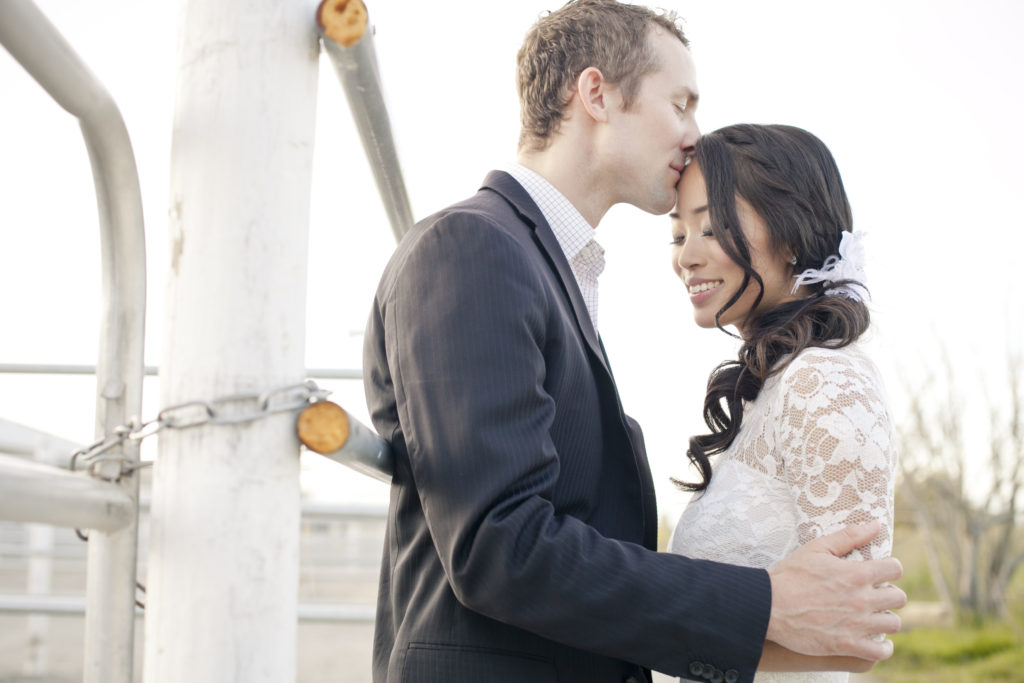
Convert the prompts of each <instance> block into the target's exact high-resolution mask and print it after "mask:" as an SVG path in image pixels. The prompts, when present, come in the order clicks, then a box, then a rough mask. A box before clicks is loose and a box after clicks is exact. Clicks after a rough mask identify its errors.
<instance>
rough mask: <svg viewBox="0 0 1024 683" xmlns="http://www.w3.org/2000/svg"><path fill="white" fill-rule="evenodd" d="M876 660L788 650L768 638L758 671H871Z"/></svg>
mask: <svg viewBox="0 0 1024 683" xmlns="http://www.w3.org/2000/svg"><path fill="white" fill-rule="evenodd" d="M874 665H875V663H874V662H872V661H870V660H867V659H860V658H859V657H812V656H810V655H802V654H800V653H799V652H793V651H792V650H788V649H786V648H784V647H782V646H781V645H779V644H778V643H775V642H772V641H770V640H766V641H765V643H764V650H762V651H761V661H760V663H759V664H758V665H757V670H758V671H850V672H852V673H864V672H865V671H870V670H871V667H873V666H874Z"/></svg>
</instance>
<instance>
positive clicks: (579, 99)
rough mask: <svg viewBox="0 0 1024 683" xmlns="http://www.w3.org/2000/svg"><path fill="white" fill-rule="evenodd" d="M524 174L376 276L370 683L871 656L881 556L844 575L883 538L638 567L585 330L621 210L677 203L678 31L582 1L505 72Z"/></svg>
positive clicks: (463, 208) (636, 508)
mask: <svg viewBox="0 0 1024 683" xmlns="http://www.w3.org/2000/svg"><path fill="white" fill-rule="evenodd" d="M517 81H518V86H519V92H520V99H521V103H522V121H523V130H522V135H521V138H520V149H519V158H518V161H519V163H518V164H516V165H514V166H512V167H511V168H509V169H508V172H492V173H491V174H490V175H488V177H487V178H486V179H485V181H484V186H483V187H482V188H481V189H480V191H479V192H478V193H477V194H476V195H475V196H474V197H472V198H470V199H468V200H466V201H464V202H462V203H460V204H457V205H455V206H452V207H449V208H447V209H444V210H442V211H441V212H439V213H437V214H435V215H433V216H431V217H429V218H427V219H425V220H423V221H421V222H420V223H419V224H417V226H416V227H415V228H414V229H413V230H412V231H411V232H410V233H409V234H408V235H406V237H405V238H404V239H403V240H402V242H401V244H400V245H399V246H398V249H397V250H396V252H395V254H394V256H393V258H392V260H391V262H390V263H389V265H388V267H387V268H386V270H385V273H384V275H383V277H382V279H381V283H380V286H379V288H378V291H377V295H376V298H375V301H374V306H373V310H372V312H371V315H370V321H369V323H368V327H367V335H366V343H365V348H364V359H363V369H364V373H365V378H366V379H365V383H366V393H367V401H368V404H369V407H370V411H371V415H372V419H373V423H374V425H375V427H376V429H377V430H378V433H379V434H381V435H382V436H383V437H385V438H386V439H388V440H389V441H390V442H391V443H392V446H393V449H394V454H395V474H394V480H393V483H392V487H391V503H390V510H389V518H388V528H387V538H386V541H385V548H384V557H383V566H382V569H381V580H380V593H379V598H378V609H377V623H376V635H375V640H374V663H373V676H374V680H375V681H377V682H378V683H383V682H384V681H388V682H390V683H394V682H398V681H423V682H427V681H430V682H433V681H437V682H442V681H443V682H445V683H453V682H460V681H473V682H474V683H476V682H479V681H530V682H537V681H559V682H564V681H572V682H579V683H601V682H604V681H608V682H611V681H616V682H621V681H632V682H639V681H646V680H649V679H648V672H647V671H646V670H647V669H649V668H654V669H657V670H660V671H664V672H666V673H669V674H672V675H678V676H685V677H696V678H699V679H701V680H712V681H723V680H724V681H749V680H750V679H751V678H752V677H753V672H754V670H755V668H756V667H757V664H758V661H759V658H760V656H761V651H762V647H763V646H764V643H765V641H766V639H769V640H772V641H776V642H778V643H780V644H781V645H783V646H786V647H789V648H791V649H794V650H797V651H800V652H804V653H807V654H812V655H852V656H858V657H861V658H864V659H868V660H878V659H882V658H884V657H887V656H888V654H889V653H890V652H891V643H888V642H878V641H874V640H870V639H868V638H867V637H866V636H868V635H869V634H872V633H891V632H893V631H895V630H896V629H898V626H899V619H898V617H896V616H895V615H892V614H891V613H885V612H882V610H887V609H892V608H898V607H900V606H902V604H903V602H904V601H905V596H903V593H902V592H901V591H899V589H896V588H885V589H883V588H877V589H876V588H873V586H875V585H877V584H881V583H883V582H885V581H889V580H893V579H895V578H898V577H899V575H900V573H901V570H900V567H899V563H898V562H896V561H895V560H879V561H875V562H870V563H867V562H866V563H854V562H848V561H843V560H839V559H836V558H835V557H834V556H833V553H835V554H839V555H842V554H845V553H846V552H848V551H849V550H851V549H852V548H854V547H857V546H859V545H863V544H864V543H867V542H868V541H869V540H870V538H871V537H872V536H873V534H874V533H876V531H877V529H858V530H855V531H850V532H843V533H841V534H837V535H834V536H830V537H825V538H823V539H819V540H818V541H816V542H814V543H812V544H809V545H807V546H805V547H804V548H802V549H801V550H799V551H797V552H796V553H794V555H792V556H790V557H789V558H787V559H786V560H783V562H781V563H780V564H779V565H777V566H776V567H774V568H773V569H772V570H771V573H769V572H766V571H764V570H755V569H748V568H740V567H733V566H729V565H722V564H716V563H711V562H702V561H695V560H690V559H687V558H683V557H679V556H672V555H668V554H658V553H656V552H654V550H653V549H654V548H655V543H656V534H657V519H656V513H655V501H654V488H653V485H652V481H651V475H650V470H649V467H648V464H647V460H646V455H645V452H644V448H643V439H642V436H641V434H640V430H639V428H638V426H637V425H636V424H635V423H634V422H633V421H632V420H631V419H630V418H628V417H627V416H626V415H625V414H624V413H623V410H622V406H621V405H620V402H619V397H618V394H617V391H616V388H615V383H614V380H613V378H612V374H611V371H610V369H609V364H608V359H607V358H606V357H605V354H604V349H603V347H602V345H601V342H600V340H599V337H598V334H597V304H596V281H597V274H598V273H599V272H600V269H601V268H602V266H603V262H602V258H603V257H602V253H603V252H602V251H601V248H600V247H599V246H597V244H596V242H593V227H592V226H596V225H597V224H598V222H599V221H600V220H601V218H602V216H603V215H604V214H605V212H606V211H607V210H608V209H609V208H610V207H611V206H612V205H614V204H616V203H620V202H626V203H629V204H632V205H634V206H636V207H638V208H640V209H643V210H645V211H649V212H652V213H665V212H667V211H669V210H671V209H672V207H673V205H674V204H675V199H676V193H675V188H676V184H677V182H678V181H679V178H680V174H681V172H682V170H683V167H684V165H685V162H686V159H687V155H688V153H689V150H690V148H691V147H692V145H693V144H694V142H695V141H696V139H697V137H698V135H699V133H698V130H697V125H696V123H695V121H694V110H695V108H696V104H697V86H696V78H695V72H694V67H693V62H692V60H691V58H690V54H689V50H688V47H687V42H686V39H685V37H684V36H683V34H682V32H681V31H680V30H679V28H678V26H677V24H676V22H675V19H674V17H673V16H671V15H669V16H661V15H657V14H655V13H653V12H651V11H649V10H647V9H646V8H642V7H636V6H629V5H623V4H619V3H618V2H615V1H614V0H577V1H575V2H570V3H569V4H568V5H566V6H565V7H563V8H562V9H560V10H558V11H556V12H554V13H551V14H549V15H547V16H546V17H544V18H542V19H541V20H540V21H539V22H538V23H537V25H536V26H534V27H533V29H532V30H531V32H530V33H529V34H528V36H527V38H526V40H525V42H524V45H523V47H522V49H521V50H520V54H519V73H518V76H517Z"/></svg>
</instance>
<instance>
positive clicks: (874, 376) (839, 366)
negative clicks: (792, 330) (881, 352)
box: [780, 342, 881, 387]
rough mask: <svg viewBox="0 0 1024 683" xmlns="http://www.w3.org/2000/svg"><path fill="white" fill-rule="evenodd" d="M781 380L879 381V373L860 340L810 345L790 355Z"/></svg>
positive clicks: (875, 382)
mask: <svg viewBox="0 0 1024 683" xmlns="http://www.w3.org/2000/svg"><path fill="white" fill-rule="evenodd" d="M780 376H781V377H780V383H781V384H782V385H784V386H790V387H792V386H793V385H795V384H806V383H807V382H808V381H809V380H810V381H812V383H814V384H818V383H820V382H829V383H832V382H839V383H842V384H848V383H856V384H870V385H876V384H879V385H880V384H881V373H880V372H879V370H878V367H877V366H876V365H875V363H874V361H872V360H871V357H870V355H868V353H867V352H866V351H865V349H864V347H863V346H862V345H861V344H859V343H856V342H855V343H853V344H848V345H846V346H843V347H841V348H838V349H836V348H828V347H823V346H810V347H807V348H805V349H803V350H802V351H800V353H798V354H796V355H795V356H793V358H792V360H790V362H789V364H788V365H787V366H786V367H785V369H783V371H782V372H781V373H780Z"/></svg>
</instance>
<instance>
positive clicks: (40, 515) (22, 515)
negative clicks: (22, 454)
mask: <svg viewBox="0 0 1024 683" xmlns="http://www.w3.org/2000/svg"><path fill="white" fill-rule="evenodd" d="M134 518H135V501H134V500H132V498H131V496H130V495H129V494H128V493H127V492H126V491H124V490H123V489H122V488H121V487H119V486H118V485H116V484H112V483H110V482H106V481H101V480H99V479H94V478H92V477H89V476H87V475H85V474H83V473H77V474H76V473H74V472H68V471H67V470H62V469H60V468H57V467H53V466H51V465H42V464H39V463H34V462H30V461H28V460H23V459H21V458H14V457H10V456H5V455H0V519H6V520H10V521H14V522H36V523H40V524H53V525H55V526H61V527H69V528H79V529H96V530H99V531H105V532H113V531H117V530H119V529H124V528H126V527H128V526H129V525H130V524H131V522H132V520H133V519H134ZM134 586H135V582H134V579H133V581H132V590H133V591H134ZM133 601H134V597H133Z"/></svg>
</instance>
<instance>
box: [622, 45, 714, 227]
mask: <svg viewBox="0 0 1024 683" xmlns="http://www.w3.org/2000/svg"><path fill="white" fill-rule="evenodd" d="M648 40H650V41H651V46H652V48H653V50H654V54H655V55H656V58H657V65H658V67H657V70H656V71H654V72H652V73H649V74H647V76H645V77H644V78H643V80H642V81H641V84H640V88H639V90H638V92H637V94H636V97H635V98H634V99H633V102H632V105H631V106H630V107H629V108H628V109H626V110H621V109H618V108H616V110H615V111H614V112H613V114H612V116H611V117H610V118H609V126H608V128H607V130H606V131H605V137H606V140H605V141H606V143H607V146H606V147H605V150H606V151H607V155H606V159H605V161H606V162H607V163H608V165H607V166H606V168H608V169H609V171H608V172H609V174H610V176H611V178H612V183H611V184H612V185H613V188H611V189H612V192H613V193H614V194H613V196H614V202H613V203H618V202H625V203H628V204H632V205H633V206H636V207H637V208H640V209H643V210H644V211H648V212H650V213H654V214H663V213H666V212H668V211H671V210H672V207H673V206H675V203H676V185H677V184H678V183H679V178H680V176H681V175H682V170H683V166H684V165H685V163H686V160H687V157H688V156H689V155H690V154H691V152H692V148H693V145H694V144H695V143H696V142H697V138H699V137H700V130H699V129H698V128H697V121H696V118H695V114H696V109H697V97H698V95H697V71H696V68H695V67H694V65H693V59H692V57H691V56H690V51H689V50H688V49H687V48H686V46H685V45H683V44H682V42H680V41H679V39H678V38H676V37H675V36H671V35H669V34H668V33H666V32H665V31H661V30H655V31H653V32H652V33H651V34H650V36H649V37H648Z"/></svg>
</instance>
